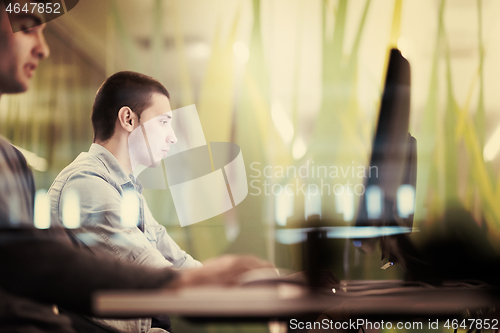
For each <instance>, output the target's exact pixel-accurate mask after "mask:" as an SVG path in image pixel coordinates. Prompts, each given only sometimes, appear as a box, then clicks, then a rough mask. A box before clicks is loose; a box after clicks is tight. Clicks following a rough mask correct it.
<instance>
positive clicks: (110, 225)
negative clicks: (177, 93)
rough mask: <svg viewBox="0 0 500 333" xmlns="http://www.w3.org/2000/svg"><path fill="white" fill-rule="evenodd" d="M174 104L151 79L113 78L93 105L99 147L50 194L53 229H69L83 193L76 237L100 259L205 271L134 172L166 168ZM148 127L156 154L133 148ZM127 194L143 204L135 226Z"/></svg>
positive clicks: (119, 325)
mask: <svg viewBox="0 0 500 333" xmlns="http://www.w3.org/2000/svg"><path fill="white" fill-rule="evenodd" d="M169 98H170V95H169V93H168V91H167V89H166V88H165V87H164V86H163V85H162V84H161V83H160V82H158V81H157V80H155V79H153V78H151V77H149V76H146V75H143V74H139V73H135V72H118V73H116V74H114V75H112V76H110V77H109V78H108V79H106V81H105V82H104V83H103V84H102V85H101V87H100V88H99V90H98V92H97V94H96V98H95V101H94V105H93V107H92V125H93V128H94V143H93V144H92V145H91V147H90V149H89V151H88V152H85V153H81V154H80V155H79V156H78V157H77V158H76V159H75V160H74V161H73V162H72V163H71V164H70V165H68V166H67V167H66V168H64V170H63V171H62V172H61V173H60V174H59V175H58V176H57V177H56V179H55V180H54V183H53V184H52V186H51V187H50V189H49V192H48V195H49V197H50V199H51V211H52V223H57V224H59V225H63V224H64V221H63V218H64V204H65V198H67V197H68V196H69V195H68V193H71V192H73V193H76V194H77V196H78V198H79V202H80V207H81V218H80V220H81V226H80V227H79V228H75V229H68V232H69V233H70V235H71V236H72V238H73V239H74V240H75V241H76V242H81V243H84V244H85V245H86V246H87V247H88V248H89V249H91V251H93V252H95V253H96V254H99V253H104V254H107V255H110V256H115V257H117V258H120V259H122V260H124V261H128V262H133V263H137V264H139V265H143V266H147V267H154V268H165V267H173V268H182V269H184V268H194V267H200V266H201V263H200V262H199V261H197V260H194V259H193V258H192V257H191V256H190V255H189V254H187V253H186V252H184V251H182V250H181V249H180V247H179V246H178V245H177V244H176V243H175V241H174V240H173V239H172V238H171V237H170V236H169V235H168V233H167V232H166V230H165V227H164V226H162V225H160V224H159V223H158V222H157V221H156V220H155V218H154V217H153V215H152V213H151V211H150V210H149V207H148V205H147V203H146V200H145V199H144V196H143V195H142V185H141V184H140V182H139V181H138V180H137V179H136V177H135V176H134V175H133V174H134V172H133V171H134V170H132V162H131V161H134V164H136V163H140V164H141V165H145V166H149V165H150V164H153V166H156V165H158V164H159V163H160V162H161V159H162V158H164V157H166V156H167V154H168V151H169V150H170V145H172V144H175V143H176V142H177V138H176V136H175V133H174V131H173V130H172V127H171V120H172V110H171V107H170V102H169ZM145 123H148V124H147V128H148V133H147V137H148V142H149V149H148V150H143V149H133V147H134V146H137V145H134V143H133V142H132V141H133V140H131V138H130V134H131V133H132V132H133V131H134V130H135V129H138V130H142V129H144V124H145ZM139 127H142V128H139ZM151 156H152V157H153V159H154V160H153V161H151V159H150V157H151ZM127 191H129V192H131V193H132V195H134V196H136V197H137V198H138V202H137V208H138V209H137V210H136V211H137V212H139V214H137V219H136V220H137V221H134V225H128V224H126V223H124V219H126V217H125V216H122V215H123V214H124V212H123V210H122V205H123V204H124V203H123V201H124V197H125V196H126V195H127V194H126V192H127ZM129 195H130V193H129ZM127 205H134V202H131V203H128V204H127ZM129 208H130V207H129ZM125 214H127V213H125ZM99 322H101V323H105V324H107V325H110V326H112V327H114V328H116V329H118V330H120V331H127V332H140V328H141V327H148V328H149V327H151V318H141V319H137V320H105V321H101V320H100V321H99Z"/></svg>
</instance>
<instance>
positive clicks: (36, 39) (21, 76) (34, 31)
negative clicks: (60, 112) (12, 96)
mask: <svg viewBox="0 0 500 333" xmlns="http://www.w3.org/2000/svg"><path fill="white" fill-rule="evenodd" d="M0 3H1V4H0V16H1V17H0V94H2V93H20V92H24V91H26V90H27V89H28V88H29V82H30V79H31V77H32V76H33V74H34V72H35V69H36V67H37V66H38V63H39V61H40V60H42V59H44V58H46V57H47V56H48V55H49V47H48V46H47V43H46V42H45V38H44V36H43V30H44V29H45V24H42V25H37V24H40V23H41V22H42V19H43V17H41V16H40V15H42V14H38V13H33V14H32V13H31V12H30V11H28V13H25V12H23V11H21V12H20V13H18V14H15V13H14V12H13V13H12V15H10V21H9V17H7V12H6V11H5V6H4V5H3V1H0ZM18 3H20V5H21V8H22V7H23V5H24V3H26V1H18ZM35 12H36V10H35ZM11 24H12V26H13V27H14V26H15V27H19V28H20V29H23V31H19V32H16V33H12V28H11ZM25 29H28V30H25Z"/></svg>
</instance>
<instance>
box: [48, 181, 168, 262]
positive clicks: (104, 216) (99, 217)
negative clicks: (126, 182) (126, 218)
mask: <svg viewBox="0 0 500 333" xmlns="http://www.w3.org/2000/svg"><path fill="white" fill-rule="evenodd" d="M71 191H73V192H76V193H77V194H78V196H79V200H80V209H81V214H80V215H81V222H80V223H81V224H80V227H79V228H77V229H72V230H71V231H70V233H71V234H72V235H73V236H74V237H75V238H76V239H78V241H79V242H82V243H84V244H85V245H86V246H88V247H89V248H90V249H91V250H92V251H93V252H95V253H104V254H108V255H112V256H114V257H118V258H120V259H121V260H123V261H128V262H133V263H136V264H140V265H143V266H148V267H154V268H165V267H171V266H172V263H171V262H169V261H168V260H167V259H165V257H164V256H163V255H162V254H161V253H160V251H158V250H157V249H156V248H154V247H153V246H152V245H151V243H150V242H149V240H148V239H147V237H146V236H145V235H144V233H143V232H142V231H141V230H140V229H139V228H138V227H137V226H133V225H132V226H127V225H124V223H122V220H121V202H122V196H121V194H120V193H119V192H118V190H117V189H116V188H115V187H114V186H113V185H112V184H110V183H108V181H107V180H105V179H104V178H103V177H102V176H100V175H99V174H96V173H93V172H78V173H75V174H73V175H71V176H70V177H69V178H68V180H67V181H66V183H65V185H64V187H63V188H62V191H61V196H60V198H63V199H62V200H64V198H65V194H67V193H69V192H71ZM53 209H54V207H53ZM56 209H57V210H58V215H59V218H60V219H62V217H63V215H62V214H63V208H62V207H61V205H59V207H58V208H56Z"/></svg>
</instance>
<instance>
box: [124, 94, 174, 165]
mask: <svg viewBox="0 0 500 333" xmlns="http://www.w3.org/2000/svg"><path fill="white" fill-rule="evenodd" d="M140 126H141V127H142V132H143V134H144V136H145V138H146V142H147V144H149V149H148V151H137V152H132V153H134V154H135V155H136V156H134V157H135V158H136V159H137V160H138V162H139V163H140V164H142V165H144V166H152V167H156V166H158V165H159V164H160V162H161V160H162V159H164V158H165V157H167V154H168V151H169V150H170V145H172V144H175V143H176V142H177V137H176V136H175V133H174V130H173V129H172V109H171V108H170V101H169V100H168V97H167V96H165V95H162V94H159V93H154V94H153V95H152V96H151V106H150V107H149V108H147V109H146V110H144V111H143V112H142V114H141V119H140ZM151 159H152V161H151Z"/></svg>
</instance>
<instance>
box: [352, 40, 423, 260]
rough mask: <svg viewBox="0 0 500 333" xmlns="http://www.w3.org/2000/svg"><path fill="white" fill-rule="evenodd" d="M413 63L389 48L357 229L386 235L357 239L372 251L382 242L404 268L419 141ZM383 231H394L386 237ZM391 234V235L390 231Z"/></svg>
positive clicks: (389, 257) (356, 242) (409, 248)
mask: <svg viewBox="0 0 500 333" xmlns="http://www.w3.org/2000/svg"><path fill="white" fill-rule="evenodd" d="M410 86H411V82H410V64H409V63H408V61H407V60H406V59H405V58H404V57H403V56H402V55H401V52H400V51H399V50H397V49H392V50H391V51H390V58H389V64H388V67H387V76H386V81H385V87H384V92H383V95H382V101H381V105H380V113H379V117H378V123H377V127H376V130H375V136H374V140H373V148H372V154H371V159H370V163H369V170H370V177H368V178H366V181H365V184H364V185H365V190H366V191H365V194H364V195H363V196H362V197H361V200H360V203H359V208H358V215H357V219H356V223H355V225H356V227H365V226H366V227H390V228H380V230H381V233H378V234H375V235H374V236H373V237H370V238H359V239H355V240H354V242H353V243H354V245H355V246H356V247H358V248H359V249H360V250H362V251H363V252H366V253H371V252H373V251H374V250H375V249H376V246H377V244H380V247H381V251H382V259H384V258H385V259H387V260H388V261H389V265H392V263H395V262H400V263H402V264H403V266H404V257H405V251H409V252H413V251H412V248H413V247H412V245H411V243H410V242H409V240H408V238H407V236H408V235H407V234H405V233H408V232H411V228H412V226H413V211H414V207H415V189H416V168H417V167H416V165H417V164H416V161H417V154H416V140H415V138H413V137H412V136H411V135H410V134H409V133H408V126H409V119H410ZM382 230H390V232H388V233H387V235H385V234H384V232H383V231H382ZM389 234H390V235H389Z"/></svg>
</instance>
